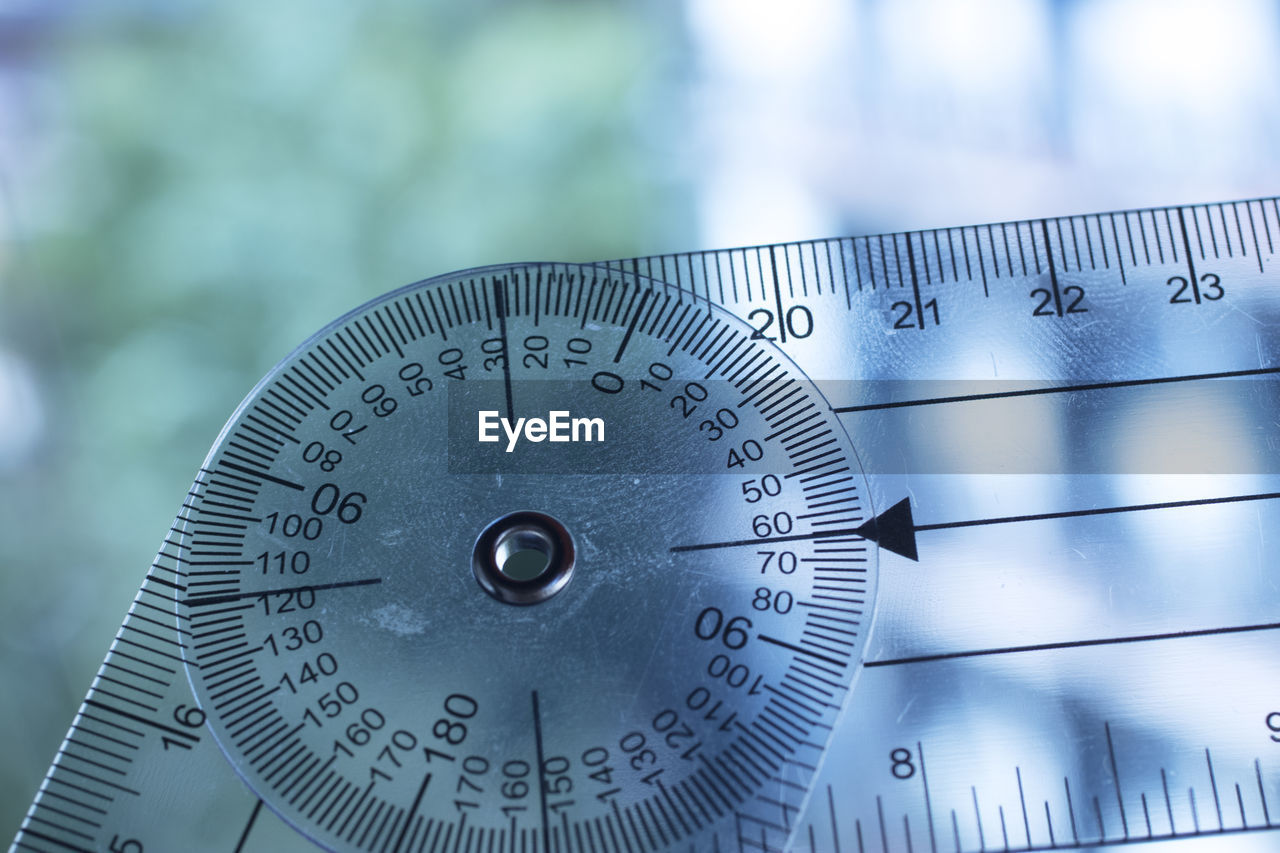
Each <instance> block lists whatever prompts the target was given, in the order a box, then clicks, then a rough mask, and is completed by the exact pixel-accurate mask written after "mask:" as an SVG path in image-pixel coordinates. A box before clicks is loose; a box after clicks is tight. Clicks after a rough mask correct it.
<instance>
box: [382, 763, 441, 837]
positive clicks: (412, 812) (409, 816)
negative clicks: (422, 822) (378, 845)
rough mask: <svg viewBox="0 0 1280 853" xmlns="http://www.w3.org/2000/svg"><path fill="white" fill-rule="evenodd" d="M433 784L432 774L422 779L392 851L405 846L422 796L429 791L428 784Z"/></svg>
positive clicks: (405, 814)
mask: <svg viewBox="0 0 1280 853" xmlns="http://www.w3.org/2000/svg"><path fill="white" fill-rule="evenodd" d="M430 784H431V774H430V773H427V775H426V776H424V777H423V779H422V784H421V785H419V786H418V793H417V794H415V795H414V797H413V804H412V805H411V806H409V811H407V812H405V813H404V826H403V827H402V828H401V829H400V837H399V838H397V839H396V843H395V845H394V846H393V847H392V848H391V853H400V848H401V847H402V846H404V839H405V836H406V835H408V834H409V827H410V826H411V825H412V824H413V819H414V817H416V816H417V814H418V807H419V806H421V805H422V796H423V795H424V794H426V793H427V786H428V785H430Z"/></svg>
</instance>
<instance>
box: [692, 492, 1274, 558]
mask: <svg viewBox="0 0 1280 853" xmlns="http://www.w3.org/2000/svg"><path fill="white" fill-rule="evenodd" d="M1277 498H1280V492H1264V493H1262V494H1257V495H1229V496H1227V497H1221V498H1198V499H1195V500H1189V501H1166V502H1164V503H1154V504H1132V505H1130V506H1104V507H1097V508H1094V509H1073V510H1069V511H1067V512H1044V513H1038V514H1036V515H1007V516H1004V517H1002V518H975V519H972V520H970V521H944V522H941V523H938V524H916V523H915V520H914V519H913V518H912V516H911V500H910V498H903V499H902V500H900V501H898V502H897V503H896V504H894V505H893V506H891V507H889V508H888V509H887V510H885V511H884V512H882V513H880V514H879V515H877V516H876V517H875V518H872V519H870V520H868V521H865V522H863V523H862V524H861V525H859V526H858V527H850V528H845V529H843V530H821V531H818V532H816V533H800V534H796V535H794V536H773V537H767V538H763V539H737V540H734V541H732V542H705V543H702V544H699V545H677V546H675V547H674V548H672V549H671V550H672V552H681V551H706V550H710V549H712V548H734V547H738V546H743V545H767V544H770V543H772V542H799V541H802V540H821V539H833V538H836V537H841V536H861V537H862V538H863V539H866V540H867V541H869V542H875V543H876V544H877V545H879V546H880V547H881V548H883V549H885V550H886V551H892V552H893V553H895V554H900V555H902V556H903V557H906V558H907V559H909V560H916V561H917V562H918V561H919V559H920V557H919V551H918V550H917V549H916V534H917V533H919V532H921V531H924V530H949V529H951V528H956V527H981V526H983V525H987V524H1013V523H1015V522H1019V521H1049V520H1051V519H1056V518H1079V517H1081V516H1085V515H1114V514H1116V513H1120V512H1146V511H1148V510H1156V509H1179V508H1181V507H1189V506H1210V505H1212V504H1233V503H1243V502H1245V501H1268V500H1275V499H1277Z"/></svg>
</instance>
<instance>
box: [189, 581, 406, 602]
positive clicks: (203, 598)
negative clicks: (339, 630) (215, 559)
mask: <svg viewBox="0 0 1280 853" xmlns="http://www.w3.org/2000/svg"><path fill="white" fill-rule="evenodd" d="M376 583H382V578H364V579H363V580H358V581H339V582H337V583H321V584H315V585H311V586H306V585H304V586H291V587H286V588H285V589H256V590H250V591H248V592H229V593H227V594H226V595H199V596H195V597H191V596H188V597H187V598H186V600H185V601H183V604H185V605H187V606H188V607H208V606H209V605H211V604H226V603H227V602H230V601H239V600H240V599H242V598H257V597H258V596H260V595H283V594H284V593H287V592H301V591H303V590H311V591H312V592H319V591H320V590H325V589H345V588H347V587H351V586H369V585H370V584H376Z"/></svg>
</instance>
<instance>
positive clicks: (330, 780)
mask: <svg viewBox="0 0 1280 853" xmlns="http://www.w3.org/2000/svg"><path fill="white" fill-rule="evenodd" d="M192 495H193V496H192V499H191V502H190V510H191V511H190V512H188V513H186V514H185V518H186V519H187V521H186V522H185V523H186V525H187V527H186V530H185V531H184V534H185V540H184V541H186V542H187V543H189V544H188V545H187V547H186V550H185V551H184V553H183V554H182V562H181V565H182V569H183V571H182V576H181V577H180V578H179V579H178V580H177V583H178V584H179V585H180V586H182V587H184V588H185V595H184V596H181V597H180V601H179V614H178V618H179V619H180V627H181V628H182V630H183V631H186V632H189V635H188V639H187V641H186V642H185V647H184V651H183V655H184V657H185V663H186V666H187V670H188V674H189V676H190V679H191V683H192V685H193V687H194V690H195V695H196V697H197V699H198V701H199V704H200V708H199V709H194V708H193V709H191V710H190V713H192V714H197V713H198V714H203V715H206V716H207V721H208V724H209V727H210V729H211V730H212V732H213V734H214V736H215V738H216V739H217V741H218V743H219V745H220V746H221V748H222V750H223V751H224V752H225V754H226V756H227V758H228V759H229V760H230V762H231V764H232V765H233V766H234V768H235V769H236V771H237V773H239V774H240V776H241V777H243V779H244V780H245V781H246V782H247V784H248V785H249V786H250V787H251V788H252V789H253V791H254V792H255V793H256V794H257V795H258V796H259V797H261V798H262V800H263V802H264V803H265V804H266V806H267V807H269V808H271V809H272V810H274V811H275V812H277V813H278V814H279V815H280V816H281V817H283V818H284V819H285V820H286V821H287V822H288V823H290V824H292V825H293V826H294V827H296V828H297V829H298V830H299V831H300V832H301V833H303V834H304V835H306V836H308V837H309V838H311V839H312V840H313V841H315V842H316V843H318V844H320V845H322V846H324V847H327V848H330V849H335V850H381V851H418V850H427V849H431V850H437V849H447V850H457V851H522V852H523V853H531V851H548V850H563V849H577V850H593V851H602V853H603V851H619V853H622V852H623V851H625V853H636V851H642V850H643V851H650V850H660V849H679V850H719V849H726V850H727V849H731V848H733V847H734V846H735V845H736V844H737V839H738V838H739V837H740V835H741V834H742V832H743V831H744V830H743V827H744V826H751V825H757V824H758V825H760V826H762V827H770V828H776V827H778V826H786V825H789V823H788V820H787V817H788V816H794V815H795V814H796V813H798V811H799V810H800V809H801V808H802V807H803V805H804V802H805V800H806V797H807V795H808V792H809V789H810V787H811V782H812V780H813V778H814V776H815V774H816V773H817V770H818V767H819V765H820V763H821V761H822V757H823V753H824V749H825V747H826V745H827V743H828V741H829V738H830V736H831V734H832V731H833V729H834V727H835V724H836V722H837V718H838V717H839V714H840V712H841V709H842V708H843V707H844V705H845V701H846V698H847V696H848V694H849V691H850V689H851V688H852V685H853V683H854V680H855V678H856V676H857V674H858V670H859V667H860V665H861V660H862V652H863V648H864V644H865V641H866V637H867V632H868V630H869V628H870V623H871V617H872V613H873V608H874V602H875V594H876V565H877V563H876V559H877V555H876V549H875V547H874V546H873V544H872V543H870V542H868V541H867V540H865V539H864V538H863V537H862V536H859V535H856V534H854V533H853V532H852V531H854V530H855V529H856V528H858V527H859V525H862V524H864V523H865V522H866V521H867V520H868V519H870V518H873V517H874V513H873V510H872V507H871V506H870V505H869V503H868V492H867V488H866V483H865V480H864V476H863V473H862V469H861V466H860V463H859V461H858V456H857V454H856V452H855V449H854V447H853V445H852V444H851V442H850V439H849V436H848V435H847V434H846V433H845V431H844V429H843V427H842V426H841V424H840V423H839V421H838V420H837V417H836V416H835V415H834V414H833V413H832V411H831V406H830V405H829V404H828V403H827V401H826V400H825V399H824V398H823V396H822V395H821V393H820V392H819V391H818V389H817V388H816V387H815V386H814V385H813V384H811V383H810V382H809V381H808V380H807V379H806V377H805V376H804V375H803V374H802V373H801V371H800V370H799V369H798V368H797V367H796V366H795V364H793V363H792V362H791V361H790V360H789V359H788V358H787V357H786V356H785V355H784V354H783V353H782V352H781V351H780V350H779V349H777V348H776V347H775V346H774V345H773V344H772V343H770V342H769V341H768V340H767V339H764V338H762V337H761V336H760V335H754V334H753V330H752V329H751V328H750V327H748V326H747V325H746V324H744V323H742V322H741V321H739V320H737V319H736V318H734V317H733V316H731V315H729V314H728V313H727V312H725V311H723V310H721V309H719V308H717V307H714V306H712V305H710V304H708V303H707V302H706V301H701V300H697V299H693V298H691V296H690V294H689V293H688V292H687V291H680V290H678V289H676V288H672V287H668V286H666V285H662V284H659V283H655V282H652V281H649V280H647V279H643V278H638V277H635V276H632V275H629V274H625V273H622V272H619V271H615V270H606V269H604V268H601V267H591V266H573V265H526V266H504V267H495V268H486V269H482V270H474V271H469V272H464V273H460V274H454V275H451V276H449V277H446V278H443V279H436V280H431V281H427V282H424V283H421V284H417V285H413V286H410V287H408V288H405V289H402V290H399V291H396V292H394V293H391V294H388V295H386V296H384V297H382V298H380V299H378V300H375V301H374V302H371V303H369V304H368V305H366V306H364V307H362V308H360V309H358V310H356V311H355V312H353V313H351V314H349V315H347V316H346V317H343V318H342V319H340V320H338V321H336V322H335V323H333V324H332V325H330V326H329V327H327V328H325V329H324V330H322V331H321V332H319V333H318V334H317V335H315V336H314V337H312V338H311V339H310V340H309V341H308V342H306V343H305V344H304V345H302V346H301V347H300V348H299V349H297V350H296V351H295V352H294V353H293V354H292V355H290V356H289V357H288V358H287V359H285V360H284V361H283V362H282V363H281V364H280V365H279V366H277V367H276V368H275V369H274V370H273V371H272V372H271V373H270V374H269V375H268V376H267V377H266V378H265V379H264V380H263V381H262V382H261V383H260V384H259V385H258V386H257V388H256V389H255V390H254V391H253V392H252V393H251V394H250V395H249V397H248V398H247V399H246V400H245V401H244V403H243V404H242V405H241V406H240V408H239V409H238V411H237V412H236V413H235V415H234V416H233V417H232V418H231V420H230V422H229V423H228V425H227V426H226V427H225V428H224V430H223V432H222V434H221V436H220V438H219V440H218V441H217V443H216V444H215V446H214V448H213V450H212V451H211V452H210V454H209V456H208V458H207V460H206V461H205V463H204V466H203V467H202V469H201V473H200V476H199V478H198V480H197V483H196V487H195V489H194V490H193V493H192ZM724 546H732V547H724ZM771 831H773V830H772V829H771Z"/></svg>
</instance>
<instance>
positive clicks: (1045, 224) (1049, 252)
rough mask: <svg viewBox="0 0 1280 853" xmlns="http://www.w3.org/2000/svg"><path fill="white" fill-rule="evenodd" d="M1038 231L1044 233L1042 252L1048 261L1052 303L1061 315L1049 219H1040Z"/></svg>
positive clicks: (1060, 298)
mask: <svg viewBox="0 0 1280 853" xmlns="http://www.w3.org/2000/svg"><path fill="white" fill-rule="evenodd" d="M1040 233H1041V234H1043V235H1044V254H1045V258H1046V259H1047V260H1048V261H1049V284H1050V285H1051V286H1052V287H1053V305H1054V307H1055V308H1056V309H1057V310H1058V316H1059V317H1061V316H1062V293H1061V292H1060V291H1059V290H1058V267H1057V265H1056V264H1055V263H1054V262H1053V246H1052V245H1050V242H1049V220H1047V219H1041V220H1040ZM1058 236H1059V237H1061V236H1062V220H1058Z"/></svg>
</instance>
